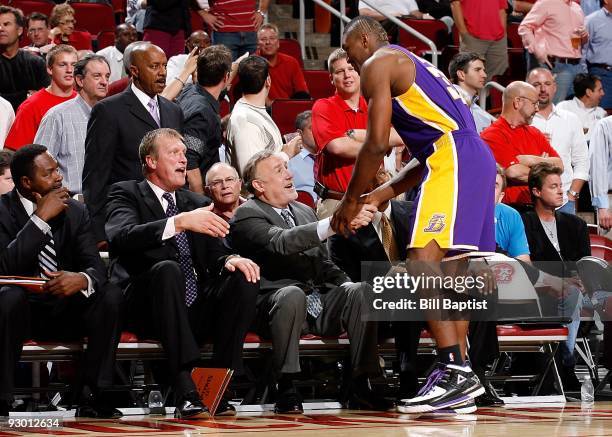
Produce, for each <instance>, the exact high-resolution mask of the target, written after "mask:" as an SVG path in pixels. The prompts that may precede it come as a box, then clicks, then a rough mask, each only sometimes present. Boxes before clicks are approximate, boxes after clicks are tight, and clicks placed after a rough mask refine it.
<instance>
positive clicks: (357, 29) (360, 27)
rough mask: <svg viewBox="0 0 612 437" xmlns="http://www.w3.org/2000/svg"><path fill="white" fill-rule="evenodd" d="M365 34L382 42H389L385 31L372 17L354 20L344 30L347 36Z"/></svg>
mask: <svg viewBox="0 0 612 437" xmlns="http://www.w3.org/2000/svg"><path fill="white" fill-rule="evenodd" d="M364 33H365V34H367V35H372V36H374V37H375V38H376V39H377V40H378V41H380V42H387V41H389V37H388V36H387V32H386V31H385V29H384V28H383V27H382V25H381V24H380V23H379V22H378V21H376V20H375V19H374V18H372V17H366V16H363V15H359V16H357V17H355V18H353V19H352V20H351V21H350V22H349V23H348V24H347V25H346V27H345V28H344V35H346V36H349V35H353V34H364Z"/></svg>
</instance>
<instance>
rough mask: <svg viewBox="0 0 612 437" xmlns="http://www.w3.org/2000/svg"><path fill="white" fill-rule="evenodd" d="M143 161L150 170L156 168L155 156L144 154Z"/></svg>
mask: <svg viewBox="0 0 612 437" xmlns="http://www.w3.org/2000/svg"><path fill="white" fill-rule="evenodd" d="M145 162H146V163H147V167H148V168H150V169H151V170H155V169H156V168H157V158H156V157H155V156H153V155H147V156H145Z"/></svg>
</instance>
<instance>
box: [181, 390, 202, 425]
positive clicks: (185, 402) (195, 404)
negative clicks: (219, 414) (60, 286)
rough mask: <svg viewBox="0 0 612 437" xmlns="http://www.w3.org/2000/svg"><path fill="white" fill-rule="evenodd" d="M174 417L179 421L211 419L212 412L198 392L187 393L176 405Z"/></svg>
mask: <svg viewBox="0 0 612 437" xmlns="http://www.w3.org/2000/svg"><path fill="white" fill-rule="evenodd" d="M174 417H176V418H178V419H209V418H210V412H209V411H208V408H206V405H204V404H203V403H202V401H201V400H200V396H199V395H198V392H196V391H190V392H188V393H185V394H184V395H183V396H182V397H181V398H180V400H179V401H178V402H177V404H176V408H175V409H174Z"/></svg>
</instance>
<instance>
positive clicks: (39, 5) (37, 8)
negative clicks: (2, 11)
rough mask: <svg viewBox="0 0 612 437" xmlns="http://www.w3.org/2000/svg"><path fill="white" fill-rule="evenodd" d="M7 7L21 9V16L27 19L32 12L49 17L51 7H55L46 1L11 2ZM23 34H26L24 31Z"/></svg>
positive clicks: (15, 0) (26, 0)
mask: <svg viewBox="0 0 612 437" xmlns="http://www.w3.org/2000/svg"><path fill="white" fill-rule="evenodd" d="M9 5H10V6H12V7H14V8H19V9H21V12H23V15H25V16H26V17H27V16H28V15H30V14H31V13H32V12H42V13H43V14H45V15H47V16H49V15H50V14H51V10H52V9H53V6H55V3H53V2H52V1H47V0H13V1H12V2H10V3H9ZM24 33H26V32H25V29H24Z"/></svg>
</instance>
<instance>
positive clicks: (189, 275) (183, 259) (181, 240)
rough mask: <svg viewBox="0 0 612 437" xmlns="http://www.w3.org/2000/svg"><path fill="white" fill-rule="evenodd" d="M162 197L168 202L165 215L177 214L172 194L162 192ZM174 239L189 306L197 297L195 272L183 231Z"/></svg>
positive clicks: (186, 300)
mask: <svg viewBox="0 0 612 437" xmlns="http://www.w3.org/2000/svg"><path fill="white" fill-rule="evenodd" d="M162 197H163V198H164V199H165V200H166V202H168V209H166V217H174V216H175V215H177V214H178V209H177V208H176V203H174V199H173V198H172V194H170V193H164V194H163V196H162ZM174 241H176V247H177V249H178V253H179V256H178V258H179V265H180V266H181V270H182V271H183V276H184V277H185V303H186V304H187V306H188V307H190V306H191V304H193V302H194V301H195V300H196V297H198V283H197V282H196V277H195V272H194V270H193V261H192V259H191V249H190V248H189V240H188V239H187V235H186V234H185V233H184V232H179V233H178V234H176V235H175V236H174Z"/></svg>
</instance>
